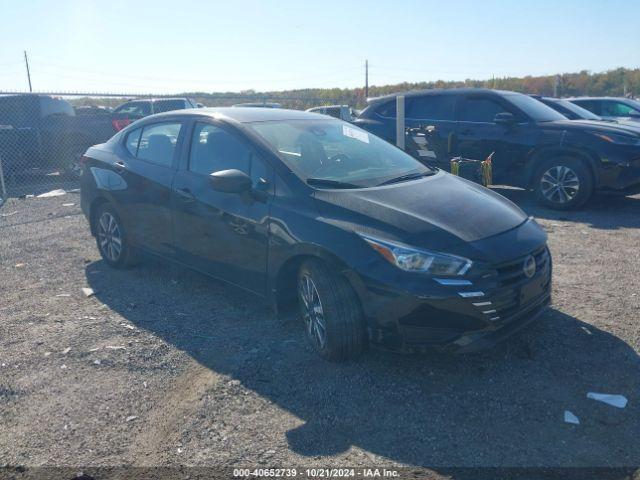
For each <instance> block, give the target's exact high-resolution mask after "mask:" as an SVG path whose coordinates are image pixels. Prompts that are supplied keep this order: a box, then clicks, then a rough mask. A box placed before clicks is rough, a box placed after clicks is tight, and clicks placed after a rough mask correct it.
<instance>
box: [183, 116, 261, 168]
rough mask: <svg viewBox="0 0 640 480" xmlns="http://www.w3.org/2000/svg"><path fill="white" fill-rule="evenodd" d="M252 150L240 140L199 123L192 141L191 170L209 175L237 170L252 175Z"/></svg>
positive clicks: (212, 126)
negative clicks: (232, 169)
mask: <svg viewBox="0 0 640 480" xmlns="http://www.w3.org/2000/svg"><path fill="white" fill-rule="evenodd" d="M250 163H251V150H250V149H249V147H248V146H247V145H246V144H245V143H244V142H243V141H241V140H240V139H238V138H236V137H235V136H233V135H231V134H230V133H229V132H226V131H225V130H223V129H221V128H218V127H216V126H214V125H208V124H204V123H197V124H196V128H195V130H194V132H193V138H192V139H191V153H190V155H189V170H191V171H192V172H196V173H201V174H203V175H209V174H211V173H212V172H217V171H219V170H228V169H231V168H235V169H238V170H241V171H243V172H245V173H246V174H250Z"/></svg>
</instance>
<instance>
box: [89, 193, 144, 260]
mask: <svg viewBox="0 0 640 480" xmlns="http://www.w3.org/2000/svg"><path fill="white" fill-rule="evenodd" d="M94 218H95V220H94V221H95V232H96V245H97V246H98V251H99V252H100V255H101V256H102V259H103V260H104V261H105V262H106V263H107V264H108V265H109V266H110V267H113V268H120V269H122V268H128V267H130V266H132V265H134V264H135V263H136V262H137V255H136V252H135V249H134V248H133V247H132V246H131V244H130V243H129V241H128V238H127V233H126V231H125V229H124V227H123V226H122V221H121V220H120V217H119V216H118V214H117V213H116V211H115V209H114V208H113V207H112V206H111V205H110V204H108V203H103V204H102V205H100V206H99V207H98V211H97V212H96V214H95V217H94ZM118 242H119V245H118Z"/></svg>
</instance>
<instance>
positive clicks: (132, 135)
mask: <svg viewBox="0 0 640 480" xmlns="http://www.w3.org/2000/svg"><path fill="white" fill-rule="evenodd" d="M141 133H142V129H141V128H136V129H135V130H134V131H132V132H129V133H128V134H127V139H126V140H125V141H124V144H125V146H126V147H127V150H129V153H130V154H131V155H133V156H134V157H135V156H136V155H137V154H138V144H139V143H140V134H141Z"/></svg>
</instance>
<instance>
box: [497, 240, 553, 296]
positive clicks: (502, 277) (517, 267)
mask: <svg viewBox="0 0 640 480" xmlns="http://www.w3.org/2000/svg"><path fill="white" fill-rule="evenodd" d="M531 255H533V257H534V258H535V260H536V272H540V271H544V270H545V269H546V267H547V264H548V262H549V250H547V247H542V248H540V249H538V250H536V251H535V252H533V253H532V254H531ZM528 257H529V255H525V256H523V257H520V258H518V259H517V260H513V261H510V262H506V263H502V264H499V265H497V266H496V267H495V275H496V280H497V282H498V287H507V286H512V285H515V284H518V283H520V282H522V281H526V280H528V278H527V276H526V275H525V273H524V269H523V266H524V262H525V260H526V259H527V258H528Z"/></svg>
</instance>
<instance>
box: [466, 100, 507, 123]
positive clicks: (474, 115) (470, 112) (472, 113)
mask: <svg viewBox="0 0 640 480" xmlns="http://www.w3.org/2000/svg"><path fill="white" fill-rule="evenodd" d="M503 112H506V109H505V108H504V107H502V105H500V104H499V103H498V102H496V101H494V100H491V99H490V98H481V97H470V98H467V99H465V101H464V103H463V105H462V111H461V112H460V121H462V122H483V123H493V119H494V117H495V116H496V115H497V114H498V113H503Z"/></svg>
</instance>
